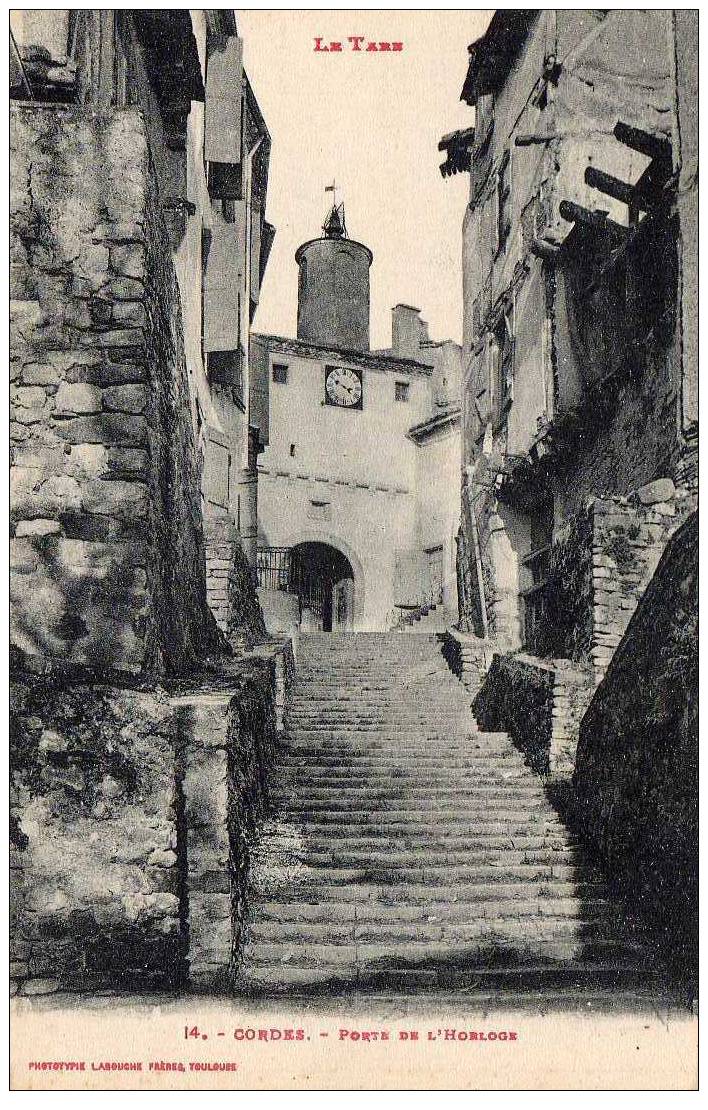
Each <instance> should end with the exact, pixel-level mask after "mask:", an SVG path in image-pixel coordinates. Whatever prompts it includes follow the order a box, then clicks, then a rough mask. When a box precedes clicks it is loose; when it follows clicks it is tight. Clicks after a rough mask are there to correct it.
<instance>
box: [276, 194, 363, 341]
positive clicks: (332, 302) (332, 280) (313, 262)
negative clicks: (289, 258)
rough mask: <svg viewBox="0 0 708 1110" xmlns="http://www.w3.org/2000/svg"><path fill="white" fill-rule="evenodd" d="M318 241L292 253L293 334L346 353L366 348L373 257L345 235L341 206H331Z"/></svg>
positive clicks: (315, 240)
mask: <svg viewBox="0 0 708 1110" xmlns="http://www.w3.org/2000/svg"><path fill="white" fill-rule="evenodd" d="M322 232H323V234H322V236H321V238H319V239H310V240H308V242H306V243H303V244H302V246H301V247H298V250H297V252H296V254H295V261H296V262H297V264H298V266H299V268H300V277H299V284H298V305H297V337H298V339H304V340H307V341H309V342H311V343H321V344H324V345H326V346H330V347H339V348H342V349H344V350H350V351H368V350H369V267H370V266H371V263H372V260H373V255H372V253H371V251H370V250H369V248H368V247H365V246H364V244H363V243H357V242H356V241H355V240H354V239H350V238H349V236H348V235H347V228H346V223H345V220H344V205H343V204H340V205H337V204H334V205H332V208H331V210H330V212H329V214H328V216H327V219H326V220H325V222H324V225H323V227H322Z"/></svg>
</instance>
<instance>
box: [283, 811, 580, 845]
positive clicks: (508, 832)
mask: <svg viewBox="0 0 708 1110" xmlns="http://www.w3.org/2000/svg"><path fill="white" fill-rule="evenodd" d="M335 816H336V817H338V818H339V820H338V821H337V820H332V821H322V820H321V817H320V814H318V815H317V820H303V819H302V818H298V820H297V821H294V820H292V819H291V824H292V825H293V826H294V827H296V828H297V829H298V831H299V832H300V833H301V834H302V835H305V836H309V837H311V838H312V839H313V842H314V843H317V844H319V843H322V842H324V843H325V844H326V843H327V842H329V841H330V840H334V839H337V838H339V839H345V840H347V839H350V838H351V839H355V838H357V837H363V836H366V837H372V836H374V835H380V836H385V837H392V836H395V837H396V838H397V839H399V840H400V841H401V842H402V843H404V842H406V843H410V841H411V840H412V839H413V838H414V837H416V836H426V837H432V836H435V834H436V833H439V832H440V820H439V819H436V820H432V819H427V820H426V819H422V820H409V821H405V822H403V821H389V820H386V818H385V816H384V815H383V814H376V815H375V816H374V819H373V820H372V821H350V820H349V819H347V820H342V815H341V814H338V815H335ZM445 828H446V830H447V831H448V832H453V831H454V832H457V833H458V834H460V835H462V833H463V831H464V834H465V835H466V836H468V837H469V838H470V839H474V838H475V837H477V836H479V837H480V838H481V837H486V836H489V835H494V834H496V835H504V836H510V837H513V836H514V835H515V834H519V835H524V834H526V835H528V834H529V833H536V834H538V835H549V836H553V835H555V836H558V837H562V836H563V834H564V831H565V830H564V826H563V825H562V824H561V823H560V822H557V823H555V824H554V823H553V821H552V820H551V819H549V818H546V819H545V820H544V818H543V815H542V814H540V813H539V814H536V815H535V816H534V818H533V819H529V818H527V817H522V818H519V817H513V818H509V817H498V816H497V817H484V818H481V817H480V818H478V819H477V820H476V821H474V822H471V821H470V820H469V819H468V818H465V817H461V818H459V819H456V820H454V821H450V820H448V821H446V822H445Z"/></svg>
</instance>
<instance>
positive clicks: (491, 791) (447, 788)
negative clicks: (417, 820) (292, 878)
mask: <svg viewBox="0 0 708 1110" xmlns="http://www.w3.org/2000/svg"><path fill="white" fill-rule="evenodd" d="M276 782H277V785H276V786H275V787H274V788H273V789H271V794H270V797H271V801H272V802H274V803H277V804H278V805H283V806H288V805H290V804H291V803H292V804H293V805H294V806H295V808H296V809H299V808H301V807H302V806H303V805H306V804H307V803H308V802H314V803H317V804H318V805H320V804H321V803H322V802H334V803H336V804H337V805H338V806H339V805H344V804H351V803H352V802H355V801H363V802H367V803H372V802H387V801H396V800H400V799H402V798H405V799H407V800H413V799H421V800H422V801H423V802H424V803H425V805H429V806H436V807H439V805H440V802H441V801H443V800H456V799H465V798H468V799H470V800H472V799H474V800H478V799H483V800H485V801H494V802H503V803H505V804H506V803H508V804H511V803H521V802H524V801H528V802H529V803H530V804H532V803H538V804H542V805H546V806H547V805H548V799H547V798H546V795H545V794H544V792H543V790H542V788H541V787H540V786H538V785H537V784H536V783H533V782H530V781H527V780H524V781H522V782H519V783H514V784H513V785H511V784H508V785H499V786H491V785H490V784H489V783H481V784H480V783H476V782H474V780H472V781H471V782H469V783H461V782H460V781H459V779H457V778H456V777H455V776H454V775H450V776H449V778H448V779H447V780H445V781H444V782H437V783H435V784H434V785H431V784H430V783H428V784H427V785H426V784H425V783H420V784H418V785H416V784H413V783H411V782H401V781H400V780H396V779H394V780H393V781H390V782H389V783H388V784H386V785H384V784H383V783H381V784H379V785H376V784H375V783H373V782H371V781H370V780H368V779H366V778H364V779H363V780H362V781H361V782H360V783H355V782H352V781H351V780H349V782H346V781H345V780H342V781H340V782H336V783H334V784H333V785H324V784H322V783H319V784H318V783H316V782H315V781H312V782H308V781H307V780H300V779H299V778H297V777H296V778H294V779H293V780H291V781H287V780H284V778H283V776H279V777H277V779H276ZM423 808H425V806H424V807H423Z"/></svg>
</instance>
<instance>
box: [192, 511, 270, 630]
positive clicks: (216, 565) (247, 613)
mask: <svg viewBox="0 0 708 1110" xmlns="http://www.w3.org/2000/svg"><path fill="white" fill-rule="evenodd" d="M205 533H206V574H207V579H206V588H207V601H208V603H209V608H210V609H211V611H212V613H213V614H214V618H215V620H216V622H217V624H218V626H219V628H220V629H221V630H222V631H223V632H224V633H225V634H226V635H227V636H228V638H229V639H230V640H231V641H232V642H236V643H241V644H245V645H251V644H254V643H256V642H257V641H258V640H262V639H264V638H265V636H266V627H265V622H264V620H263V611H262V609H261V606H260V603H259V600H258V595H257V593H256V585H255V582H254V576H253V570H252V568H251V567H250V565H249V563H248V559H247V556H246V552H245V551H244V549H243V544H242V542H241V537H240V536H239V533H238V530H237V529H236V527H235V526H234V525H233V524H232V523H231V522H230V521H229V520H227V519H225V518H212V519H211V520H208V521H207V524H206V528H205Z"/></svg>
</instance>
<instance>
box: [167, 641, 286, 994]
mask: <svg viewBox="0 0 708 1110" xmlns="http://www.w3.org/2000/svg"><path fill="white" fill-rule="evenodd" d="M234 666H235V665H234ZM275 686H276V666H275V660H274V659H270V660H264V659H260V660H252V661H250V662H249V663H248V664H247V665H241V670H240V671H237V670H235V669H234V670H231V671H230V672H226V673H224V675H223V683H222V689H213V690H202V691H196V692H190V693H187V694H182V695H179V696H177V697H175V698H174V699H173V705H174V707H175V712H176V717H177V721H178V725H179V730H180V734H181V735H182V736H183V737H184V738H185V743H184V748H185V751H186V773H185V782H184V792H185V798H186V825H187V882H186V888H187V902H188V918H189V978H190V983H191V984H192V986H193V987H195V988H198V989H203V990H209V991H217V992H222V991H226V990H228V989H229V988H230V987H232V986H233V982H234V978H235V976H236V974H237V969H238V961H239V951H240V945H241V939H242V938H241V934H242V927H243V921H244V916H245V912H246V886H247V880H248V867H249V844H250V841H251V840H252V838H253V836H254V833H255V830H256V825H257V821H258V818H259V817H260V816H262V815H263V813H264V812H265V809H266V806H267V801H268V785H267V775H268V771H269V769H270V767H271V765H272V762H273V758H274V755H275V746H276V716H275V709H274V702H275V698H274V693H275Z"/></svg>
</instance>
